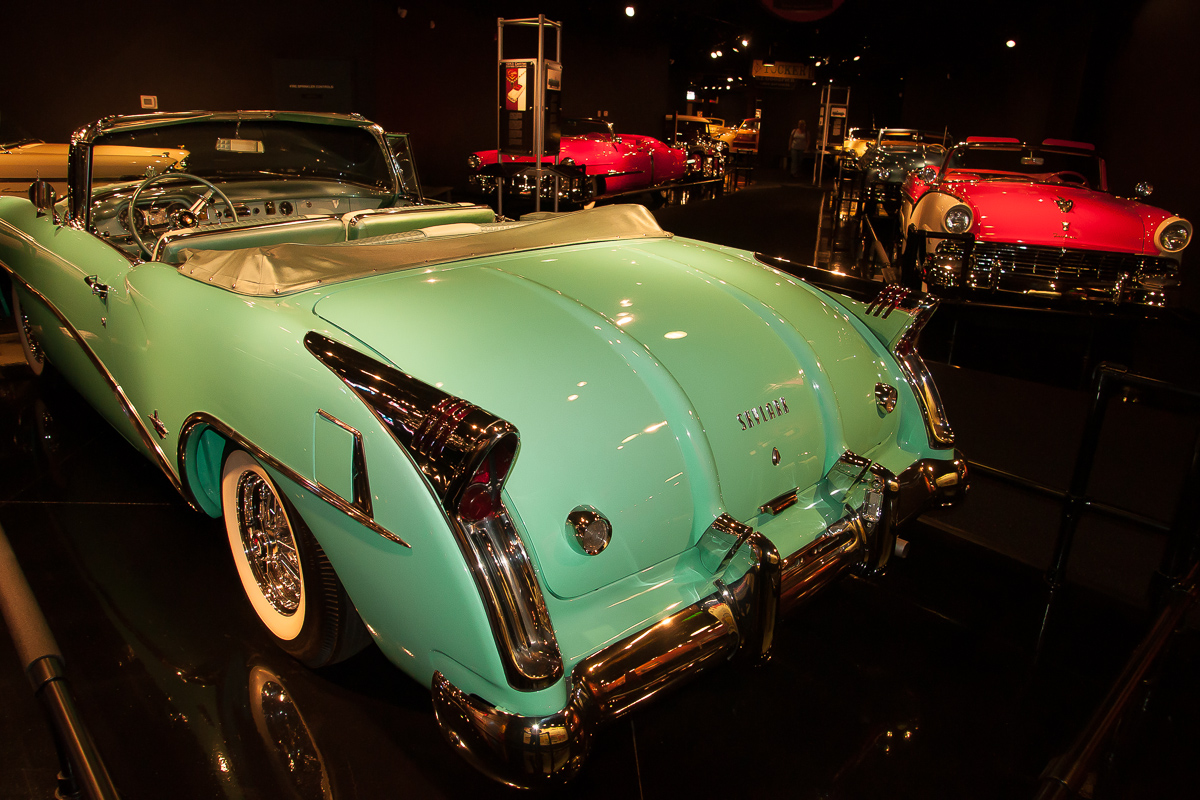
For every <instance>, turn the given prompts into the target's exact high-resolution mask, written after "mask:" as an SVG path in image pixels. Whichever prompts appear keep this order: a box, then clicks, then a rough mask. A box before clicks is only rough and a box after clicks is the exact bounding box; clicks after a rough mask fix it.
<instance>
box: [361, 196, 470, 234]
mask: <svg viewBox="0 0 1200 800" xmlns="http://www.w3.org/2000/svg"><path fill="white" fill-rule="evenodd" d="M429 208H430V207H429V206H428V205H411V206H398V207H395V208H362V209H359V210H358V211H348V212H346V213H345V214H342V226H343V227H344V228H345V229H346V230H347V231H349V230H350V229H352V228H356V227H358V221H359V219H360V218H369V217H379V216H393V215H396V214H425V213H428V211H429ZM438 208H439V209H442V208H463V209H466V208H485V206H481V205H479V204H478V203H466V202H463V203H445V204H439V205H438Z"/></svg>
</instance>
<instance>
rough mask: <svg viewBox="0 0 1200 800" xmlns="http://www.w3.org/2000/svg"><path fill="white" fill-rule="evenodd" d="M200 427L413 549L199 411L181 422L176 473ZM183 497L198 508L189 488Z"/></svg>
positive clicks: (182, 470)
mask: <svg viewBox="0 0 1200 800" xmlns="http://www.w3.org/2000/svg"><path fill="white" fill-rule="evenodd" d="M203 428H212V429H213V430H215V431H216V432H217V433H219V434H221V435H222V436H224V437H225V438H226V439H228V440H229V441H231V442H233V443H234V444H236V445H237V446H238V447H240V448H242V449H243V450H245V451H246V452H248V453H250V455H252V456H254V457H255V458H256V459H258V460H259V461H261V462H262V463H264V464H266V465H267V466H269V467H271V468H272V469H274V470H276V471H277V472H280V473H282V474H283V475H284V476H285V477H286V478H287V479H288V480H290V481H292V482H293V483H295V484H297V485H298V486H301V487H303V488H304V489H307V490H308V491H310V492H312V493H313V494H315V495H316V496H317V497H319V498H321V499H322V500H324V501H325V502H326V503H329V505H331V506H333V507H334V508H336V509H337V510H338V511H341V512H342V513H343V514H345V515H346V516H348V517H350V518H351V519H353V520H354V521H355V522H357V523H358V524H360V525H362V526H364V527H366V528H369V529H370V530H372V531H374V532H375V533H378V534H379V535H380V536H382V537H383V538H385V539H387V540H388V541H391V542H395V543H396V544H399V545H403V546H404V547H412V545H410V544H409V543H408V542H406V541H404V540H403V539H401V538H400V537H399V536H397V535H396V534H394V533H392V532H391V531H389V530H388V529H387V528H385V527H383V526H382V525H380V524H379V523H378V522H376V521H375V520H374V519H372V518H371V517H370V516H369V515H367V514H366V513H364V512H363V510H362V509H361V508H359V507H357V506H355V505H354V504H352V503H349V502H347V501H346V500H345V498H343V497H341V496H339V495H337V494H334V493H333V492H331V491H330V490H329V489H326V488H325V487H324V486H321V485H320V484H319V483H316V482H315V481H312V480H309V479H308V478H306V477H304V476H303V475H301V474H300V473H299V472H297V471H296V470H294V469H292V468H291V467H289V466H288V465H287V464H284V463H283V462H282V461H280V460H279V459H277V458H275V457H274V456H272V455H270V454H269V453H267V452H266V451H265V450H263V449H262V448H261V447H258V446H257V445H255V444H254V443H253V442H251V441H250V440H249V439H247V438H246V437H244V436H242V435H241V434H239V433H238V432H237V431H235V430H234V429H233V428H231V427H229V426H228V425H226V424H225V423H224V422H222V421H221V420H219V419H217V418H216V417H214V416H213V415H211V414H207V413H205V412H202V411H201V412H197V413H195V414H192V415H191V416H189V417H188V418H187V419H186V420H185V421H184V423H183V427H182V428H181V429H180V431H179V474H180V475H186V474H187V446H188V442H189V441H190V440H191V437H192V434H194V433H196V432H197V431H199V430H201V429H203ZM364 469H365V468H364ZM184 496H185V497H187V499H188V502H189V503H191V504H192V505H193V506H196V507H199V504H198V503H197V502H196V500H195V498H194V497H192V495H191V490H190V489H188V490H187V494H185V495H184Z"/></svg>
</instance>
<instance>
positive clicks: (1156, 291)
mask: <svg viewBox="0 0 1200 800" xmlns="http://www.w3.org/2000/svg"><path fill="white" fill-rule="evenodd" d="M1178 275H1179V262H1178V261H1176V260H1175V259H1172V258H1167V257H1161V256H1151V255H1141V254H1136V253H1109V252H1103V251H1095V250H1075V249H1069V248H1058V247H1040V246H1032V245H1023V244H1014V243H1008V242H994V241H978V240H971V238H970V237H965V238H964V239H953V240H947V241H944V242H940V243H939V244H938V245H937V246H936V247H935V248H934V249H933V252H932V253H930V254H929V255H928V256H927V257H926V260H925V264H924V269H923V270H922V277H923V278H924V280H925V282H926V283H927V284H929V286H930V288H931V290H932V291H935V292H938V293H940V294H945V293H947V292H950V293H953V292H955V291H957V292H960V293H962V294H963V295H964V296H976V295H981V294H993V295H995V296H998V297H1009V298H1012V297H1016V296H1019V297H1021V298H1023V299H1024V300H1027V301H1034V302H1041V303H1049V304H1055V303H1070V302H1076V301H1088V302H1101V303H1108V304H1118V305H1123V304H1130V305H1136V306H1149V307H1157V308H1161V307H1164V306H1168V305H1172V304H1173V302H1174V301H1175V299H1176V298H1175V294H1176V292H1177V288H1176V287H1177V286H1178V284H1179V278H1178Z"/></svg>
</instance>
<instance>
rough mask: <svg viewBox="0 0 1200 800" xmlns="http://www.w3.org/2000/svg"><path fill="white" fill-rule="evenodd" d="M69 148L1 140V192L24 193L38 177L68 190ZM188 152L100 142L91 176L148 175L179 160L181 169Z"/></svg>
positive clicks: (108, 178)
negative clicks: (2, 141)
mask: <svg viewBox="0 0 1200 800" xmlns="http://www.w3.org/2000/svg"><path fill="white" fill-rule="evenodd" d="M70 149H71V146H70V145H69V144H56V143H48V142H42V141H39V140H37V139H23V140H20V141H16V142H13V143H11V144H3V143H0V195H9V196H13V197H25V196H26V193H27V192H28V191H29V184H31V183H33V182H34V181H36V180H39V179H40V180H44V181H49V182H50V183H51V184H52V185H53V186H54V191H55V192H57V193H59V194H62V193H63V192H65V191H66V190H67V154H68V152H69V151H70ZM187 156H188V151H187V150H177V149H165V148H155V147H126V146H117V145H111V146H100V147H97V148H96V152H95V155H94V156H93V161H92V177H93V180H94V181H98V182H101V183H116V182H117V181H122V180H131V179H134V178H146V177H149V176H151V175H157V174H160V173H162V172H164V171H165V170H166V169H167V168H168V167H171V166H174V165H176V164H179V165H181V166H180V168H181V169H182V168H183V166H184V161H185V159H187Z"/></svg>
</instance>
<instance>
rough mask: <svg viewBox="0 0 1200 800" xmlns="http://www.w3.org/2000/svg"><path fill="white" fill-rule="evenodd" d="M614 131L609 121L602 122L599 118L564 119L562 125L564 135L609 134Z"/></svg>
mask: <svg viewBox="0 0 1200 800" xmlns="http://www.w3.org/2000/svg"><path fill="white" fill-rule="evenodd" d="M611 133H612V129H611V128H610V126H609V124H608V123H607V122H601V121H600V120H598V119H572V118H568V119H564V120H563V125H562V135H563V136H589V135H591V136H595V135H600V136H608V135H610V134H611Z"/></svg>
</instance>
